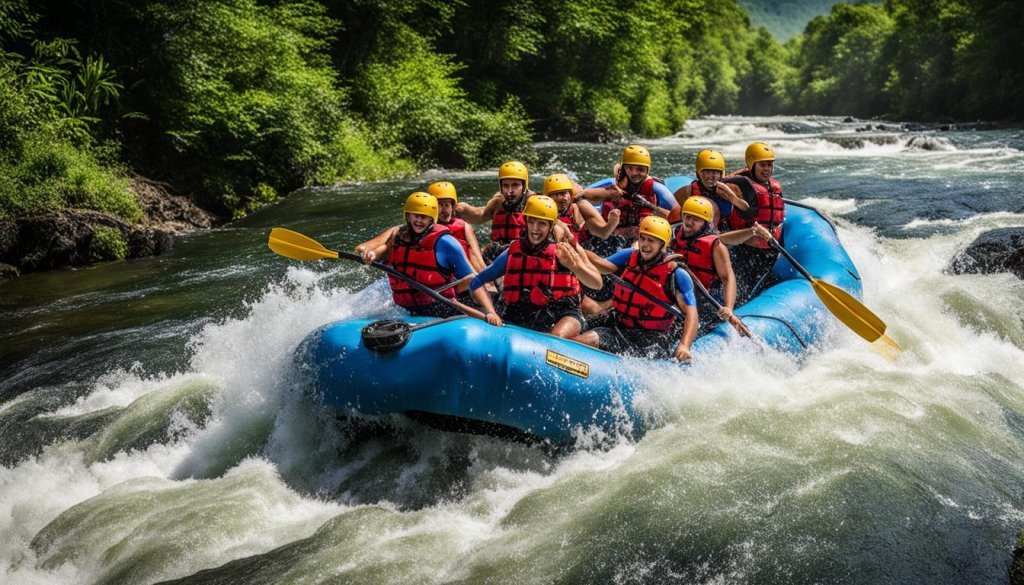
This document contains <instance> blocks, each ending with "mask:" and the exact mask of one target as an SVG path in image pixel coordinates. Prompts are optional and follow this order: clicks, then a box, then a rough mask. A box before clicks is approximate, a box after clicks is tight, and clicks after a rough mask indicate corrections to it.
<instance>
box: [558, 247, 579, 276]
mask: <svg viewBox="0 0 1024 585" xmlns="http://www.w3.org/2000/svg"><path fill="white" fill-rule="evenodd" d="M555 256H556V257H557V258H558V261H559V262H561V263H562V266H565V267H566V268H569V269H570V270H572V269H575V268H578V267H579V265H580V255H579V254H578V253H577V252H576V250H574V249H573V248H572V246H570V245H569V244H567V243H566V242H558V244H556V245H555Z"/></svg>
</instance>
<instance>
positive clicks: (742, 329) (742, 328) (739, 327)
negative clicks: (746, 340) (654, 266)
mask: <svg viewBox="0 0 1024 585" xmlns="http://www.w3.org/2000/svg"><path fill="white" fill-rule="evenodd" d="M679 258H682V255H680V254H670V255H669V256H667V257H666V258H665V260H676V259H679ZM680 266H682V267H683V268H684V269H685V270H686V273H687V274H689V275H690V280H692V281H693V286H695V287H697V290H699V291H700V293H701V294H702V295H704V298H706V299H707V300H708V301H709V302H710V303H711V305H712V306H714V307H715V309H716V310H719V311H721V310H722V303H720V302H718V299H716V298H715V297H713V296H711V291H709V290H708V289H707V287H705V286H704V283H703V282H701V281H700V280H699V279H698V278H697V275H696V274H694V273H693V271H692V270H690V267H689V266H687V265H686V264H680ZM733 317H736V322H735V323H731V325H732V326H733V327H735V328H736V331H738V332H739V334H740V335H741V336H743V337H754V335H753V334H752V333H751V332H750V329H747V326H746V325H745V324H744V323H743V319H740V317H739V315H736V314H735V313H734V314H733Z"/></svg>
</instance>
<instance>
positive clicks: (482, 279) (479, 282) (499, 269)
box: [469, 250, 508, 292]
mask: <svg viewBox="0 0 1024 585" xmlns="http://www.w3.org/2000/svg"><path fill="white" fill-rule="evenodd" d="M507 267H508V250H505V251H504V252H502V253H501V254H498V257H497V258H495V259H494V262H492V263H491V265H490V266H488V267H487V268H484V270H483V272H481V273H480V274H477V275H476V276H475V277H474V278H473V280H472V281H470V283H469V292H473V291H475V290H476V289H478V288H480V287H481V286H483V285H485V284H487V283H488V282H494V281H495V280H498V279H499V278H501V277H502V276H505V268H507Z"/></svg>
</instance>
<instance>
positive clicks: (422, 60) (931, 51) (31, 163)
mask: <svg viewBox="0 0 1024 585" xmlns="http://www.w3.org/2000/svg"><path fill="white" fill-rule="evenodd" d="M1021 15H1022V8H1021V5H1020V4H1019V3H1016V2H1010V1H1008V0H977V1H971V2H968V1H967V0H887V1H885V2H884V3H882V4H864V5H845V4H841V5H837V6H835V7H834V8H833V10H832V12H831V13H830V14H829V15H828V16H823V17H818V18H815V19H814V20H812V21H811V23H810V24H809V25H808V27H807V29H806V31H805V33H804V35H802V36H798V37H796V38H794V39H792V40H790V41H788V42H787V43H786V44H784V45H782V44H779V43H778V41H776V40H775V37H774V36H773V35H772V34H771V31H769V30H767V29H764V28H760V29H757V28H753V27H752V26H751V25H750V20H749V18H748V17H747V15H746V13H745V12H744V11H743V10H742V9H741V8H740V5H739V4H737V2H736V0H724V1H718V2H714V1H711V0H669V1H655V0H626V1H621V0H620V1H616V0H574V1H572V2H568V1H566V0H530V1H528V2H524V1H523V0H457V1H454V2H452V1H448V0H344V1H341V0H160V1H139V0H97V1H94V2H70V3H69V2H65V1H64V0H33V2H31V3H29V2H28V1H27V0H3V1H0V219H3V218H10V217H14V216H18V215H23V214H27V213H33V212H37V211H42V210H47V209H54V208H61V207H71V206H73V207H84V208H90V209H98V210H103V211H109V212H113V213H116V214H118V215H120V216H122V217H125V218H128V219H135V218H138V217H139V216H140V214H141V212H140V210H139V208H138V205H137V203H135V200H134V198H133V195H132V193H131V191H130V190H129V188H128V184H129V183H128V177H129V175H130V173H131V172H136V173H140V174H142V175H145V176H148V177H152V178H154V179H158V180H161V181H164V182H167V183H170V184H171V185H173V186H174V187H175V188H176V189H177V190H178V191H180V192H183V193H186V194H189V195H190V196H191V197H192V198H193V199H194V200H195V201H196V202H197V203H199V204H200V205H201V206H203V207H205V208H206V209H209V210H212V211H215V212H217V213H219V214H220V215H222V216H224V217H232V216H238V215H242V214H245V213H247V212H248V211H251V210H252V209H255V208H257V207H258V206H260V205H262V204H263V203H265V202H267V201H270V200H272V199H273V198H275V197H277V196H278V195H280V194H282V193H287V192H288V191H290V190H292V189H295V188H297V187H300V186H303V185H309V184H319V183H331V182H336V181H353V180H355V181H358V180H375V179H381V178H386V177H391V176H398V175H407V174H411V173H413V172H415V171H417V170H418V169H422V168H426V167H431V166H444V167H450V168H470V169H480V168H493V167H495V166H497V165H498V164H499V163H500V162H502V160H505V159H508V158H512V157H515V158H522V159H524V160H526V161H528V162H530V161H531V158H532V152H531V148H530V143H531V142H532V141H533V140H535V139H537V138H577V139H587V140H594V139H603V138H614V137H619V136H626V135H632V136H658V135H666V134H671V133H673V132H676V131H678V130H680V129H681V128H682V127H683V124H684V123H685V121H686V120H687V119H688V118H690V117H692V116H696V115H702V114H779V113H799V114H837V115H857V116H893V117H899V118H903V119H923V120H934V119H944V118H950V119H970V118H984V119H1011V118H1012V119H1019V118H1020V114H1019V112H1020V111H1021V110H1020V106H1021V105H1024V104H1021V100H1022V99H1024V97H1022V96H1024V92H1022V91H1020V89H1021V86H1022V84H1024V72H1022V67H1024V61H1022V60H1021V59H1020V58H1019V55H1018V54H1017V53H1019V49H1018V48H1017V47H1019V43H1018V42H1017V39H1018V38H1019V37H1020V33H1021V32H1024V31H1021V30H1020V29H1021V28H1022V27H1024V25H1022V24H1021V23H1022V22H1024V19H1022V18H1021Z"/></svg>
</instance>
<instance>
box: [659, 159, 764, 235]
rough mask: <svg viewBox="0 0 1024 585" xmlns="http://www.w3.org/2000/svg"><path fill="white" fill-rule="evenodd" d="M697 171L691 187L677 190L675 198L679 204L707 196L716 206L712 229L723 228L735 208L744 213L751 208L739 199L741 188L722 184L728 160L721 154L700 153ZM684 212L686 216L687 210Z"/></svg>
mask: <svg viewBox="0 0 1024 585" xmlns="http://www.w3.org/2000/svg"><path fill="white" fill-rule="evenodd" d="M694 170H696V172H697V178H696V179H694V181H693V182H692V183H690V184H689V185H683V186H682V187H680V188H679V189H676V192H675V193H673V196H674V197H675V199H676V201H677V202H678V203H679V204H680V205H683V204H684V203H685V202H686V200H687V199H689V198H690V197H694V196H700V197H704V198H706V199H707V200H708V201H710V202H711V203H712V204H713V205H714V216H713V218H712V220H711V226H712V227H714V228H715V229H718V230H720V229H722V227H723V224H722V222H724V221H725V218H726V217H728V216H729V215H730V214H731V213H732V208H733V207H734V206H735V207H736V208H738V209H741V210H746V209H748V208H749V207H750V205H749V204H748V203H747V202H746V201H744V200H743V198H742V197H741V196H740V188H739V187H737V186H736V185H730V184H729V183H723V182H721V180H722V177H724V176H725V157H724V156H723V155H722V153H721V152H718V151H717V150H710V149H708V150H702V151H700V152H699V153H697V161H696V164H695V165H694ZM682 212H683V213H686V211H685V210H683V211H682ZM669 221H672V218H669Z"/></svg>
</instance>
